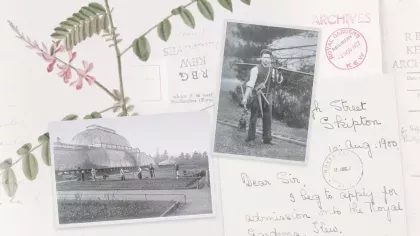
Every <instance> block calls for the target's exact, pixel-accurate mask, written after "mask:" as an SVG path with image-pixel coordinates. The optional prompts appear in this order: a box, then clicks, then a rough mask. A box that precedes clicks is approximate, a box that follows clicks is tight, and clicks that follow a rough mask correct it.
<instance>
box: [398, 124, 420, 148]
mask: <svg viewBox="0 0 420 236" xmlns="http://www.w3.org/2000/svg"><path fill="white" fill-rule="evenodd" d="M419 133H420V128H419V127H418V126H417V125H410V126H409V128H405V127H402V128H401V135H402V139H403V141H404V143H415V144H418V143H420V137H419Z"/></svg>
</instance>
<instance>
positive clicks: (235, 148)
mask: <svg viewBox="0 0 420 236" xmlns="http://www.w3.org/2000/svg"><path fill="white" fill-rule="evenodd" d="M225 30H226V34H225V42H224V43H225V46H224V52H223V67H222V73H221V77H222V78H221V83H220V94H219V100H218V107H217V124H216V136H215V143H214V152H216V153H222V154H228V155H236V156H238V155H239V156H242V157H258V158H270V159H282V160H292V161H305V154H306V140H307V136H308V126H309V116H310V107H311V100H312V87H313V82H314V72H315V64H316V63H315V62H316V55H317V48H318V47H317V46H318V32H317V31H315V30H308V29H302V28H290V27H278V26H265V25H258V24H247V23H242V22H232V21H230V22H227V24H226V29H225Z"/></svg>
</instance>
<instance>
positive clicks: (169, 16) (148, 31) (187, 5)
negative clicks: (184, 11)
mask: <svg viewBox="0 0 420 236" xmlns="http://www.w3.org/2000/svg"><path fill="white" fill-rule="evenodd" d="M106 1H107V0H106ZM196 1H197V0H192V1H191V2H190V3H188V4H185V5H183V6H182V7H183V8H187V7H189V6H190V5H192V4H194V3H195V2H196ZM172 16H174V14H172V13H171V14H170V15H168V16H167V17H165V18H164V19H163V20H166V19H169V18H171V17H172ZM159 24H160V22H159V23H157V24H156V25H154V26H153V27H152V28H150V29H149V30H147V31H146V32H145V33H144V34H142V35H141V36H140V37H143V36H146V35H147V34H148V33H150V32H151V31H152V30H154V29H155V28H157V27H158V26H159ZM132 47H133V44H131V45H130V46H129V47H128V48H126V49H125V50H124V51H123V52H122V53H121V56H122V55H124V54H125V53H126V52H127V51H128V50H130V49H131V48H132Z"/></svg>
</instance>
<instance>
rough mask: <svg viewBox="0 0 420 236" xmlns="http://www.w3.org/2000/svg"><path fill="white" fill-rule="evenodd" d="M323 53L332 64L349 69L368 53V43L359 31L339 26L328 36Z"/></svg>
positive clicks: (356, 65)
mask: <svg viewBox="0 0 420 236" xmlns="http://www.w3.org/2000/svg"><path fill="white" fill-rule="evenodd" d="M325 53H326V55H327V58H328V60H329V61H330V63H331V64H332V65H333V66H335V67H336V68H338V69H340V70H350V69H354V68H356V67H358V66H360V65H361V64H362V63H363V61H364V60H365V58H366V56H367V53H368V45H367V42H366V39H365V37H364V36H363V34H361V33H360V32H359V31H357V30H355V29H352V28H341V29H338V30H336V31H334V32H333V33H332V34H331V35H330V36H329V37H328V39H327V42H326V44H325Z"/></svg>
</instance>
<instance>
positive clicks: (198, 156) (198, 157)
mask: <svg viewBox="0 0 420 236" xmlns="http://www.w3.org/2000/svg"><path fill="white" fill-rule="evenodd" d="M191 159H192V160H199V159H200V155H199V154H198V152H197V151H195V152H194V153H193V154H192V157H191Z"/></svg>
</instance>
